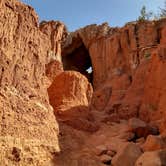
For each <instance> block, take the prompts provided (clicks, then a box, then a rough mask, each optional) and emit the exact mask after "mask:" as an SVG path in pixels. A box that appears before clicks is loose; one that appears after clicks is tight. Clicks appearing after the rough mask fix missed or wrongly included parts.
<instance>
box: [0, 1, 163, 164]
mask: <svg viewBox="0 0 166 166" xmlns="http://www.w3.org/2000/svg"><path fill="white" fill-rule="evenodd" d="M0 20H1V21H0V62H1V63H0V118H1V121H0V122H1V123H0V130H1V132H0V165H2V166H4V165H6V166H15V165H16V166H17V165H19V166H24V165H25V166H26V165H36V166H45V165H49V166H51V165H53V166H85V165H86V166H104V165H112V166H122V165H123V166H134V165H135V166H139V165H143V166H159V165H161V166H162V165H166V160H165V159H166V110H165V103H166V101H165V100H166V96H165V87H166V86H165V80H166V73H165V60H166V59H165V54H166V19H162V20H158V21H143V22H131V23H128V24H126V25H125V26H124V27H122V28H111V27H109V26H108V24H107V23H104V24H102V25H99V26H97V25H89V26H87V27H84V28H81V29H79V30H77V31H75V32H72V33H69V32H67V30H66V27H65V25H64V24H63V23H61V22H59V21H48V22H46V21H43V22H42V23H40V24H39V22H38V18H37V15H36V13H35V12H34V10H33V9H32V8H31V7H30V6H27V5H24V4H23V3H21V2H19V1H17V0H0ZM57 122H58V123H57Z"/></svg>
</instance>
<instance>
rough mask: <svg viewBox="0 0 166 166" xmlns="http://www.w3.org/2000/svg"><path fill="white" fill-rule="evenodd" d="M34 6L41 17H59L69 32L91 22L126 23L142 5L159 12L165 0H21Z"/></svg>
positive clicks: (113, 24) (121, 24) (55, 18)
mask: <svg viewBox="0 0 166 166" xmlns="http://www.w3.org/2000/svg"><path fill="white" fill-rule="evenodd" d="M21 1H23V2H25V3H26V4H29V5H31V6H32V7H33V8H35V10H36V12H37V14H38V15H39V18H40V21H42V20H60V21H62V22H64V23H65V24H66V25H67V27H68V29H69V30H70V31H74V30H76V29H78V28H80V27H84V26H86V25H89V24H94V23H96V24H101V23H102V22H108V23H109V25H110V26H123V25H124V24H125V23H126V22H129V21H133V20H136V19H137V18H138V16H139V13H140V9H141V7H142V6H143V5H145V6H146V7H147V10H152V11H154V12H157V11H158V10H159V7H162V6H164V0H21Z"/></svg>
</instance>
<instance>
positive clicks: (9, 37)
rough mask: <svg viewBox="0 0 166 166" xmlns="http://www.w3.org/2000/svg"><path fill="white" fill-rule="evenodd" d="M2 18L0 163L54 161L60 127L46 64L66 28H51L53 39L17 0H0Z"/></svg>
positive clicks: (52, 55)
mask: <svg viewBox="0 0 166 166" xmlns="http://www.w3.org/2000/svg"><path fill="white" fill-rule="evenodd" d="M0 20H1V21H0V118H1V120H0V158H1V159H0V165H2V164H3V165H17V164H18V163H19V165H52V164H53V163H52V162H53V161H52V160H53V156H54V153H55V152H58V151H59V144H58V139H57V135H58V130H59V129H58V125H57V122H56V119H55V116H54V114H53V109H52V107H51V106H50V105H49V102H48V95H47V87H48V85H49V84H50V83H49V81H48V79H47V78H46V76H45V65H46V64H48V63H50V62H51V61H52V59H54V57H56V53H57V54H58V52H59V50H58V49H59V44H60V43H59V41H60V40H61V33H62V32H63V27H64V26H63V24H60V23H59V25H60V26H61V27H60V28H57V27H55V28H54V29H51V30H49V31H54V33H55V32H56V33H57V35H53V38H54V41H55V42H54V43H53V42H52V40H51V39H50V37H51V36H52V35H50V34H45V33H43V32H42V31H41V30H40V28H39V25H38V24H39V23H38V17H37V15H36V13H35V12H34V10H33V9H32V8H31V7H30V6H26V5H24V4H22V3H21V2H18V1H16V0H1V1H0ZM54 24H55V23H54ZM42 29H44V28H42ZM55 47H57V49H55Z"/></svg>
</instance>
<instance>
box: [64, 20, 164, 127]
mask: <svg viewBox="0 0 166 166" xmlns="http://www.w3.org/2000/svg"><path fill="white" fill-rule="evenodd" d="M165 26H166V19H162V20H158V21H142V22H130V23H128V24H126V25H125V26H124V27H122V28H111V27H109V26H108V24H107V23H104V24H102V25H99V26H97V25H89V26H87V27H85V28H81V29H79V30H77V31H76V32H72V33H71V34H69V36H68V37H67V39H66V42H65V43H64V44H63V51H62V55H63V58H62V59H64V61H65V59H66V57H67V56H68V55H71V54H72V52H74V50H76V49H77V50H78V48H79V47H80V46H81V45H84V46H85V48H86V49H87V51H88V53H89V56H90V58H91V65H92V68H93V69H92V70H93V87H94V95H93V99H92V106H93V108H95V109H97V110H101V111H106V112H107V113H108V116H110V119H112V118H111V116H112V115H113V116H114V117H115V116H116V117H120V118H123V119H128V118H131V117H133V116H135V117H139V118H142V119H144V120H146V121H149V122H150V121H151V122H152V123H153V122H154V123H155V124H157V125H158V126H160V125H161V123H163V122H161V121H163V120H161V119H162V117H163V112H165V111H164V110H163V109H164V106H159V107H158V105H160V102H162V103H164V101H163V100H164V99H163V98H164V97H162V96H163V95H162V94H163V91H164V90H163V89H162V90H161V88H162V87H163V86H162V84H164V83H163V81H164V80H165V79H164V77H165V73H164V72H162V71H164V68H165V67H164V66H165V65H164V58H161V57H164V54H165V44H164V42H165V36H164V33H165V30H164V29H165ZM84 57H85V55H84ZM161 59H162V60H161ZM78 63H79V62H78ZM82 63H84V61H83V62H82ZM73 65H74V63H73ZM159 77H160V79H158V78H159ZM159 89H160V90H159ZM161 92H162V93H161ZM151 107H153V108H151ZM161 107H162V108H161ZM151 109H152V110H153V109H154V110H153V111H152V110H151ZM161 112H162V113H161ZM145 114H146V116H145ZM152 117H155V118H152ZM160 122H161V123H160Z"/></svg>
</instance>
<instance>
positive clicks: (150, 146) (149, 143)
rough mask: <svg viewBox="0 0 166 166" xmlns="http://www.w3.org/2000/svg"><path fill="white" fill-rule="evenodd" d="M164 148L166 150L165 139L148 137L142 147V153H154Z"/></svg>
mask: <svg viewBox="0 0 166 166" xmlns="http://www.w3.org/2000/svg"><path fill="white" fill-rule="evenodd" d="M164 148H166V139H164V138H162V137H161V136H154V135H149V136H148V137H147V139H146V141H145V143H144V144H143V145H142V149H143V150H144V151H156V150H160V149H164Z"/></svg>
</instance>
